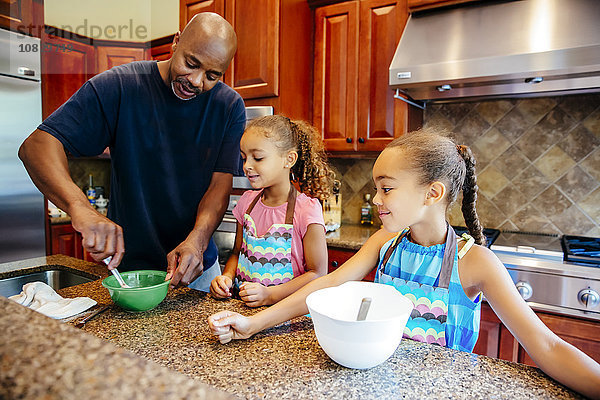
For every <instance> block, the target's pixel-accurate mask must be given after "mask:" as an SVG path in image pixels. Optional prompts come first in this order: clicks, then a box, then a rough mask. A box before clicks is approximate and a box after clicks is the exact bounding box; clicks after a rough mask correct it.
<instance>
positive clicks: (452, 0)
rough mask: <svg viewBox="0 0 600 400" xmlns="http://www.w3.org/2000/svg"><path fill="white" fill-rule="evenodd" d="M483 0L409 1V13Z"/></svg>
mask: <svg viewBox="0 0 600 400" xmlns="http://www.w3.org/2000/svg"><path fill="white" fill-rule="evenodd" d="M476 1H481V0H408V11H409V12H415V11H421V10H430V9H433V8H440V7H447V6H454V5H457V4H462V3H473V2H476Z"/></svg>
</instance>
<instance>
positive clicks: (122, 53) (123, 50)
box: [96, 46, 146, 73]
mask: <svg viewBox="0 0 600 400" xmlns="http://www.w3.org/2000/svg"><path fill="white" fill-rule="evenodd" d="M145 59H146V52H145V50H144V49H143V48H141V47H121V46H98V47H97V48H96V60H97V61H96V65H97V69H96V73H100V72H104V71H107V70H109V69H111V68H112V67H116V66H117V65H121V64H126V63H130V62H132V61H141V60H145Z"/></svg>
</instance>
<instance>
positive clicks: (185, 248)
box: [166, 172, 233, 287]
mask: <svg viewBox="0 0 600 400" xmlns="http://www.w3.org/2000/svg"><path fill="white" fill-rule="evenodd" d="M232 184H233V175H232V174H228V173H224V172H214V173H213V174H212V178H211V180H210V185H209V186H208V190H207V191H206V193H205V194H204V196H203V197H202V200H200V204H198V211H197V213H196V223H195V224H194V229H193V230H192V231H191V232H190V234H189V235H188V237H187V238H186V239H185V240H184V241H183V242H182V243H181V244H180V245H179V246H177V247H176V248H175V249H174V250H173V251H171V252H170V253H169V254H168V255H167V263H168V266H167V277H166V279H167V280H168V279H171V286H172V287H176V286H187V285H189V284H190V283H191V282H192V281H194V280H195V279H196V278H197V277H198V276H200V275H202V270H203V258H204V257H203V254H204V251H205V250H206V248H207V247H208V242H209V240H210V238H211V236H212V234H213V232H214V231H215V229H217V227H218V226H219V224H220V223H221V220H222V219H223V215H225V211H227V205H228V204H229V195H230V194H231V186H232Z"/></svg>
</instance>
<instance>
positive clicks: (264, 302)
mask: <svg viewBox="0 0 600 400" xmlns="http://www.w3.org/2000/svg"><path fill="white" fill-rule="evenodd" d="M240 298H241V299H242V301H243V302H244V303H246V305H247V306H248V307H260V306H269V305H271V304H273V302H272V301H271V298H270V296H269V288H268V287H266V286H264V285H263V284H260V283H258V282H244V283H242V284H241V285H240Z"/></svg>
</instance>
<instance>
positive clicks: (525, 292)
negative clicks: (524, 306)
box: [515, 281, 533, 300]
mask: <svg viewBox="0 0 600 400" xmlns="http://www.w3.org/2000/svg"><path fill="white" fill-rule="evenodd" d="M515 286H516V287H517V290H518V291H519V294H520V295H521V297H522V298H523V300H529V299H530V298H531V296H533V288H532V287H531V285H530V284H529V283H527V282H523V281H519V282H517V283H516V285H515Z"/></svg>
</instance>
